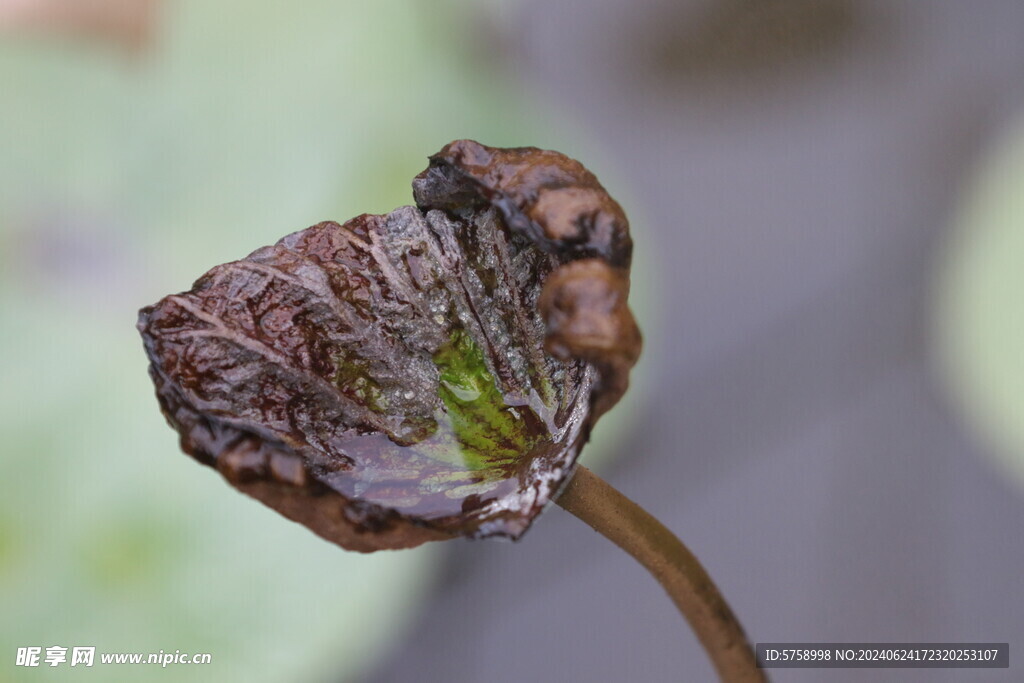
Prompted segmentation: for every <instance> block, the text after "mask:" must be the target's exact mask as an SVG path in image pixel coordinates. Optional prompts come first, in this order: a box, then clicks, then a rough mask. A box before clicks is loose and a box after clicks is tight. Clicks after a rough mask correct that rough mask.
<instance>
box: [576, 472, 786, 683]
mask: <svg viewBox="0 0 1024 683" xmlns="http://www.w3.org/2000/svg"><path fill="white" fill-rule="evenodd" d="M556 502H557V503H558V504H559V505H560V506H562V507H563V508H565V509H566V510H568V511H569V512H571V513H572V514H573V515H575V516H576V517H578V518H579V519H581V520H582V521H584V522H586V523H587V524H589V525H590V526H591V527H593V528H594V530H595V531H597V532H598V533H600V534H602V535H603V536H605V537H606V538H607V539H608V540H610V541H611V542H612V543H614V544H615V545H617V546H619V547H620V548H622V549H623V550H625V551H626V552H627V553H629V554H630V555H632V556H633V557H634V558H635V559H636V560H637V561H638V562H639V563H640V564H642V565H643V566H644V567H646V568H647V570H648V571H649V572H650V573H651V574H652V575H653V576H654V578H655V579H657V580H658V583H660V584H661V585H662V587H663V588H664V589H665V591H666V592H667V593H668V594H669V597H671V598H672V602H674V603H675V604H676V607H678V608H679V611H680V612H682V614H683V616H684V617H686V620H687V621H689V622H690V626H691V627H692V628H693V630H694V632H695V633H696V634H697V638H698V639H699V640H700V642H701V644H702V645H703V646H704V649H705V650H706V651H707V653H708V656H709V657H710V658H711V662H712V663H713V664H714V666H715V669H716V670H717V671H718V675H719V677H720V678H721V679H722V680H723V681H728V682H729V683H734V682H735V683H746V682H747V681H767V680H768V679H767V677H766V676H765V674H764V671H763V670H762V669H759V668H758V667H757V661H756V659H755V657H754V651H753V649H752V648H751V647H750V643H748V642H747V637H746V635H745V634H744V633H743V627H742V626H740V623H739V621H737V620H736V616H735V615H734V614H733V613H732V610H731V609H729V605H727V604H726V602H725V598H723V597H722V594H721V593H719V592H718V588H717V587H716V586H715V584H714V582H712V581H711V577H710V576H708V573H707V572H706V571H705V570H704V567H702V566H701V564H700V562H699V561H698V560H697V558H696V557H694V555H693V553H691V552H690V551H689V550H688V549H687V548H686V546H685V545H683V543H682V541H680V540H679V539H678V538H676V536H675V535H674V534H673V533H672V532H671V531H669V530H668V529H667V528H665V526H664V525H663V524H662V523H661V522H659V521H658V520H657V519H655V518H654V517H652V516H651V515H650V514H649V513H648V512H646V511H645V510H644V509H643V508H641V507H640V506H639V505H637V504H636V503H634V502H633V501H631V500H630V499H629V498H626V497H625V496H624V495H622V494H621V493H619V492H618V491H617V490H615V488H613V487H612V486H611V485H610V484H608V482H606V481H604V480H603V479H601V478H600V477H598V476H597V475H596V474H594V473H593V472H591V471H590V470H588V469H587V468H586V467H583V466H579V467H577V469H576V474H575V476H574V477H573V478H572V480H571V481H570V482H569V484H568V486H566V489H565V492H564V493H562V495H561V496H560V497H559V498H558V499H557V500H556Z"/></svg>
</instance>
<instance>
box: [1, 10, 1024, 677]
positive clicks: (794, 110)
mask: <svg viewBox="0 0 1024 683" xmlns="http://www.w3.org/2000/svg"><path fill="white" fill-rule="evenodd" d="M462 137H469V138H475V139H478V140H480V141H482V142H485V143H487V144H491V145H499V146H505V145H536V146H540V147H547V148H554V149H558V150H560V151H563V152H565V153H567V154H569V155H571V156H574V157H576V158H578V159H580V160H581V161H583V162H584V163H585V164H586V165H587V166H588V167H589V168H590V169H592V170H593V171H594V172H595V173H596V174H597V175H598V176H599V177H600V178H601V180H602V182H603V183H604V184H605V186H606V187H607V188H608V189H609V191H610V192H611V193H612V194H613V196H615V197H616V198H618V199H619V200H620V202H621V203H622V204H623V206H624V208H625V209H626V211H627V213H628V214H629V215H630V217H631V220H632V223H633V231H634V239H635V241H636V243H637V251H638V253H637V259H636V263H635V266H634V271H635V274H634V282H635V285H634V293H633V301H634V307H635V308H637V309H638V311H639V316H640V318H641V324H642V327H643V329H644V331H645V334H646V342H647V345H646V349H645V355H644V358H643V360H642V362H641V365H640V366H639V368H638V371H637V377H636V381H635V385H634V387H633V389H632V390H631V392H630V393H629V394H628V395H627V397H626V399H625V400H624V402H623V404H622V405H620V406H619V407H618V408H617V409H616V410H615V411H614V413H613V414H612V415H610V416H609V417H608V418H606V420H605V422H604V424H602V425H601V428H600V429H599V430H598V433H597V435H596V436H595V439H594V443H593V444H591V446H589V447H588V449H587V450H586V451H585V453H584V457H583V462H584V463H587V464H590V465H593V466H596V467H598V468H599V469H600V470H601V471H602V473H603V474H604V475H605V476H606V478H607V479H608V480H609V481H611V482H612V483H613V484H614V485H615V486H617V487H618V488H619V489H620V490H622V491H623V492H624V493H626V494H627V495H629V496H630V497H632V498H633V499H635V500H637V501H638V502H640V503H641V504H642V505H644V506H645V507H647V508H648V509H649V510H650V511H651V512H652V513H654V514H655V515H656V516H658V517H659V518H661V519H662V520H663V521H664V522H665V523H666V524H667V525H668V526H669V527H671V528H672V529H673V530H675V531H676V532H677V533H678V534H679V535H680V536H681V537H682V538H683V539H684V540H685V541H687V542H688V543H689V544H690V546H691V547H692V548H693V550H694V551H695V552H696V553H697V555H698V556H699V557H700V558H701V559H702V561H703V562H704V564H705V565H706V566H707V568H708V569H709V571H710V573H711V575H712V576H714V577H715V578H716V580H717V581H718V582H719V585H720V586H721V588H722V590H723V591H724V593H725V595H726V597H727V598H728V599H729V601H730V602H731V604H732V606H733V608H734V609H735V611H736V612H737V613H738V615H739V616H740V618H741V620H742V621H743V622H744V624H745V626H746V628H747V631H748V634H749V635H750V637H751V640H752V641H776V642H778V641H902V642H907V641H999V642H1005V641H1009V642H1010V648H1011V653H1012V654H1011V662H1014V661H1017V662H1019V660H1020V657H1019V655H1020V649H1019V648H1021V647H1022V646H1024V572H1022V567H1024V297H1022V293H1024V4H1021V3H1019V2H1016V1H1015V0H985V1H984V2H978V3H966V2H954V1H952V0H949V1H942V0H936V1H935V2H929V3H912V2H909V1H900V2H891V1H890V2H881V1H878V2H868V1H856V0H785V1H778V2H764V1H756V0H685V1H683V0H674V1H673V0H630V1H629V2H627V1H626V0H556V1H552V0H547V1H541V0H488V1H476V2H472V1H470V0H433V1H431V2H425V1H419V2H417V1H416V0H378V1H377V2H372V3H370V2H328V1H327V0H310V1H309V2H304V3H300V4H296V3H284V2H263V3H242V2H237V1H236V0H222V1H220V2H199V0H163V1H160V0H77V1H76V0H0V358H2V364H0V368H2V375H0V406H2V409H0V425H2V427H0V434H2V436H3V440H2V446H0V465H2V470H0V471H2V475H0V614H2V615H3V616H2V620H0V681H29V680H65V679H66V680H132V681H149V680H189V681H191V680H196V681H213V680H217V681H223V680H247V681H339V682H348V681H353V682H364V683H386V682H391V681H396V682H397V681H491V682H495V683H500V682H503V681H508V682H512V681H517V682H518V681H522V680H538V681H548V680H558V681H567V682H581V683H582V682H584V681H586V682H588V683H590V682H593V681H677V680H688V681H689V680H693V681H705V680H712V673H711V669H710V665H709V664H708V663H707V661H706V658H705V656H704V655H703V653H702V652H701V650H700V648H699V646H698V645H697V643H696V641H695V639H694V638H693V636H692V635H691V634H690V632H689V630H688V629H687V627H686V626H685V624H684V623H683V622H682V620H681V619H680V617H679V615H678V614H677V613H676V612H675V611H674V609H673V607H672V606H671V603H670V602H669V601H668V600H667V599H666V597H665V596H664V595H663V594H662V593H661V591H660V589H659V588H658V586H657V585H656V584H655V583H654V582H653V581H652V580H651V579H650V577H649V576H647V575H646V574H645V573H644V572H643V570H641V569H640V567H639V566H636V565H635V564H634V563H633V561H632V560H631V559H630V558H628V557H627V556H625V555H624V554H622V553H621V552H619V551H618V550H617V549H615V548H614V547H612V546H611V545H610V544H609V543H608V542H607V541H605V540H604V539H602V538H601V537H599V536H597V535H596V534H594V533H593V532H592V531H590V530H589V529H588V528H586V527H585V526H583V525H582V524H581V523H580V522H579V521H577V520H576V519H573V518H571V517H570V516H569V515H568V514H566V513H564V512H563V511H562V510H560V509H552V510H550V511H549V512H548V513H546V514H545V515H544V516H543V517H542V518H541V519H540V520H538V522H537V524H536V525H535V526H534V528H533V529H532V530H531V532H530V533H529V534H528V535H527V536H526V538H525V539H524V540H523V541H522V542H520V543H518V544H505V543H500V542H462V541H452V542H448V543H445V544H435V545H433V546H429V547H426V548H421V549H417V550H413V551H403V552H398V553H378V554H375V555H371V556H362V555H357V554H354V553H346V552H343V551H341V550H339V549H338V548H335V547H333V546H330V545H328V544H326V543H324V542H322V541H321V540H319V539H318V538H316V537H315V536H313V535H312V534H311V533H310V532H308V531H307V530H305V529H303V528H301V527H299V526H296V525H294V524H292V523H290V522H288V521H286V520H284V519H283V518H281V517H279V516H278V515H277V514H276V513H274V512H272V511H270V510H269V509H266V508H264V507H263V506H261V505H259V504H258V503H256V502H254V501H252V500H250V499H247V498H245V497H243V496H241V495H239V494H237V493H235V492H233V491H232V490H231V489H229V488H228V487H227V486H225V484H224V483H223V482H222V481H220V478H219V477H218V476H216V475H215V474H214V473H213V472H211V471H209V470H207V469H204V468H201V467H198V466H197V465H196V464H195V463H194V462H192V461H191V460H190V459H189V458H187V457H185V456H184V455H182V454H181V453H180V452H179V451H178V448H177V439H176V436H175V435H174V433H173V432H172V431H171V430H170V429H168V428H167V426H166V424H165V423H164V420H163V418H162V417H161V415H160V413H159V410H158V408H157V404H156V400H155V398H154V396H153V389H152V385H151V383H150V381H149V378H148V376H147V374H146V360H145V357H144V354H143V352H142V347H141V343H140V341H139V338H138V335H137V333H136V332H135V329H134V323H135V316H136V311H137V309H138V308H139V307H140V306H143V305H146V304H149V303H152V302H153V301H155V300H156V299H158V298H160V297H161V296H163V295H165V294H167V293H170V292H172V291H180V290H183V289H187V288H188V287H189V286H190V284H191V282H192V281H193V280H194V279H195V278H196V277H197V276H199V275H200V274H202V273H203V272H205V271H206V270H207V269H208V268H209V267H211V266H213V265H215V264H217V263H220V262H223V261H228V260H233V259H236V258H239V257H241V256H244V255H245V254H248V253H249V252H250V251H252V250H254V249H256V248H257V247H260V246H262V245H265V244H270V243H272V242H274V241H276V240H277V239H278V238H279V237H281V236H282V235H284V234H286V233H289V232H292V231H294V230H297V229H301V228H303V227H306V226H308V225H311V224H313V223H316V222H318V221H320V220H325V219H336V220H344V219H347V218H349V217H351V216H354V215H356V214H359V213H363V212H376V213H381V212H386V211H389V210H391V209H392V208H394V207H396V206H399V205H403V204H408V203H410V202H411V192H410V188H409V183H410V181H411V179H412V177H413V175H415V174H416V173H417V172H418V171H420V170H421V169H422V168H423V167H424V166H425V163H426V157H427V155H429V154H431V153H433V152H435V151H437V150H438V149H440V147H441V146H442V145H444V144H445V143H447V142H448V141H450V140H452V139H456V138H462ZM52 645H60V646H64V647H72V646H80V645H84V646H95V647H96V648H97V651H98V652H155V651H158V650H164V651H174V650H176V649H178V650H181V651H182V652H209V653H211V654H212V658H213V663H212V664H210V665H207V666H193V667H187V666H185V665H178V666H173V665H172V666H170V667H168V668H167V669H161V668H160V667H151V666H150V667H147V666H135V667H116V666H109V665H108V666H102V665H99V664H97V665H96V666H94V667H93V668H92V669H88V670H83V669H82V668H81V667H76V668H74V669H71V668H70V667H69V666H68V665H67V664H65V665H62V666H61V667H59V668H50V667H46V666H45V665H44V666H41V667H39V668H35V669H29V668H24V667H16V666H15V651H16V650H17V648H18V647H25V646H41V647H43V648H44V653H45V648H46V647H49V646H52ZM822 673H823V672H822V671H815V670H804V671H800V670H788V671H787V670H776V671H775V673H774V676H773V679H774V680H776V681H816V680H823V676H822ZM1022 677H1024V676H1022V673H1021V668H1020V665H1019V663H1018V664H1015V665H1014V667H1013V668H1011V669H1009V670H988V671H974V672H969V671H968V672H959V673H958V672H956V671H937V670H919V671H912V670H889V671H886V670H872V671H867V672H865V671H856V670H853V671H850V670H847V671H830V672H829V675H828V680H836V681H846V680H851V681H853V680H858V681H860V680H872V681H889V680H891V681H947V680H949V681H953V680H977V681H1019V680H1021V679H1022Z"/></svg>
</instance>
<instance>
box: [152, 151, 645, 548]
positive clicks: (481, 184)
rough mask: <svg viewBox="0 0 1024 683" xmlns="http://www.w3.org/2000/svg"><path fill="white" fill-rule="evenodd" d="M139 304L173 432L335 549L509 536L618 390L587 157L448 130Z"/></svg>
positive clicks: (616, 226) (622, 332)
mask: <svg viewBox="0 0 1024 683" xmlns="http://www.w3.org/2000/svg"><path fill="white" fill-rule="evenodd" d="M413 186H414V196H415V198H416V202H417V206H416V207H411V206H410V207H402V208H399V209H396V210H395V211H393V212H391V213H390V214H387V215H384V216H375V215H362V216H359V217H357V218H354V219H352V220H350V221H348V222H347V223H345V224H344V225H339V224H337V223H334V222H325V223H320V224H318V225H315V226H313V227H311V228H308V229H306V230H303V231H300V232H297V233H294V234H292V235H289V236H287V237H285V238H283V239H282V240H280V241H279V242H278V243H277V244H276V245H274V246H271V247H265V248H263V249H260V250H258V251H256V252H254V253H252V254H250V255H249V256H248V257H246V258H245V259H242V260H241V261H236V262H232V263H227V264H224V265H221V266H217V267H215V268H213V269H212V270H210V271H209V272H208V273H206V274H205V275H204V276H202V277H201V278H200V279H199V280H197V281H196V283H195V284H194V286H193V288H192V289H191V290H190V291H188V292H184V293H182V294H178V295H172V296H168V297H165V298H164V299H162V300H161V301H160V302H158V303H157V304H155V305H154V306H151V307H147V308H145V309H143V310H142V311H141V312H140V318H139V329H140V331H141V333H142V335H143V339H144V342H145V346H146V351H147V354H148V355H149V358H150V361H151V375H152V377H153V380H154V382H155V384H156V387H157V395H158V398H159V400H160V404H161V407H162V408H163V411H164V413H165V415H166V416H167V418H168V420H169V422H170V423H171V425H172V426H173V427H174V428H175V429H177V430H178V432H179V433H180V435H181V443H182V447H183V449H184V450H185V451H186V452H187V453H189V454H191V455H192V456H194V457H195V458H196V459H198V460H200V461H201V462H204V463H206V464H208V465H211V466H213V467H215V468H216V469H218V470H219V471H220V472H221V473H222V474H223V475H224V476H225V478H226V479H227V480H228V481H229V482H231V483H232V484H233V485H235V486H236V487H237V488H239V489H240V490H242V491H244V492H245V493H248V494H249V495H252V496H253V497H255V498H258V499H260V500H262V501H263V502H264V503H266V504H268V505H270V506H271V507H273V508H275V509H277V510H278V511H279V512H281V513H282V514H284V515H286V516H287V517H289V518H291V519H294V520H296V521H298V522H301V523H303V524H305V525H307V526H308V527H309V528H311V529H312V530H313V531H315V532H316V533H318V534H320V535H321V536H323V537H325V538H327V539H329V540H331V541H334V542H336V543H338V544H339V545H342V546H343V547H346V548H350V549H354V550H361V551H373V550H378V549H383V548H401V547H411V546H415V545H418V544H420V543H423V542H425V541H428V540H439V539H443V538H448V537H453V536H470V537H484V536H495V535H498V536H507V537H511V538H518V537H519V536H520V535H521V534H522V533H523V532H524V531H525V530H526V529H527V528H528V526H529V525H530V523H531V522H532V520H533V519H534V518H535V517H536V515H537V514H539V512H540V511H541V510H542V509H543V507H544V506H545V505H546V503H547V502H548V501H549V500H551V498H552V497H553V496H555V495H556V494H557V492H558V491H559V489H560V487H561V486H562V485H563V484H564V482H565V481H566V479H567V477H568V475H569V474H570V473H571V471H572V467H573V465H574V463H575V460H576V458H577V456H578V455H579V451H580V448H581V447H582V445H583V443H584V442H585V441H586V439H587V437H588V435H589V432H590V429H591V427H592V426H593V423H594V421H595V420H596V419H597V417H598V416H599V415H600V414H601V413H603V412H604V411H605V410H607V409H608V408H609V407H610V406H611V405H612V404H614V402H615V401H617V400H618V398H619V397H620V396H621V395H622V392H624V391H625V388H626V385H627V381H628V373H629V369H630V367H631V366H632V365H633V363H634V362H635V360H636V357H637V354H638V353H639V350H640V335H639V332H638V330H637V328H636V324H635V322H634V321H633V317H632V314H631V313H630V311H629V308H628V306H627V303H626V299H627V295H628V283H629V280H628V267H629V259H630V250H631V243H630V241H629V235H628V223H627V222H626V218H625V216H624V214H623V213H622V210H621V209H620V208H619V206H618V204H616V203H615V202H614V200H612V199H611V198H610V197H609V196H608V195H607V193H606V192H605V191H604V189H603V188H602V187H601V185H600V184H599V183H598V182H597V180H596V178H594V177H593V175H591V174H590V173H589V172H588V171H586V169H584V168H583V167H582V166H581V165H580V164H579V163H578V162H575V161H573V160H571V159H569V158H567V157H565V156H563V155H561V154H558V153H555V152H546V151H541V150H537V149H534V148H517V149H508V150H502V149H494V148H489V147H485V146H483V145H479V144H478V143H474V142H471V141H457V142H455V143H452V144H451V145H448V146H447V147H445V148H444V149H443V150H442V151H441V152H440V153H438V154H437V155H435V156H434V157H432V158H431V163H430V166H429V167H428V169H427V170H425V171H424V172H423V173H421V174H420V175H419V176H417V178H416V179H415V181H414V183H413Z"/></svg>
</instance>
